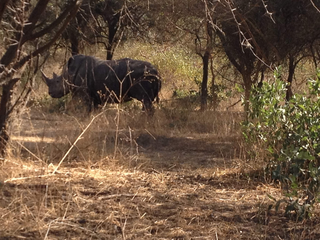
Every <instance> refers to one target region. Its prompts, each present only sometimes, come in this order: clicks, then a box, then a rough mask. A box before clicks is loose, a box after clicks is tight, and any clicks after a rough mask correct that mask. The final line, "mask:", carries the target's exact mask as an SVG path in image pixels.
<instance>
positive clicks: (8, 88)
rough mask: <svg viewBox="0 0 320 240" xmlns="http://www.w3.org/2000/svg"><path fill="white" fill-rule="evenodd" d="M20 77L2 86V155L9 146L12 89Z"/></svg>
mask: <svg viewBox="0 0 320 240" xmlns="http://www.w3.org/2000/svg"><path fill="white" fill-rule="evenodd" d="M19 79H20V78H14V79H11V80H10V81H9V82H8V83H7V84H4V85H3V86H2V95H1V102H0V156H2V157H3V156H4V155H5V149H6V146H7V142H8V140H9V134H8V132H7V121H8V119H9V112H8V109H10V103H11V96H12V93H13V91H12V89H13V87H14V85H15V84H16V82H18V81H19Z"/></svg>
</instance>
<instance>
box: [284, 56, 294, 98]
mask: <svg viewBox="0 0 320 240" xmlns="http://www.w3.org/2000/svg"><path fill="white" fill-rule="evenodd" d="M294 69H295V64H294V58H293V57H289V73H288V79H287V83H288V84H287V93H286V100H287V101H290V99H291V98H292V96H293V92H292V81H293V75H294Z"/></svg>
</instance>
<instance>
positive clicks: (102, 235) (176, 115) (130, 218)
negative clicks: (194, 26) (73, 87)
mask: <svg viewBox="0 0 320 240" xmlns="http://www.w3.org/2000/svg"><path fill="white" fill-rule="evenodd" d="M101 2H103V1H101ZM125 2H126V1H125ZM200 2H201V3H209V1H200ZM166 4H168V6H169V8H170V9H171V11H173V12H174V11H177V9H179V8H178V6H174V7H175V8H174V9H173V5H170V4H169V3H166ZM150 9H151V10H152V7H150ZM150 9H149V10H150ZM0 10H1V9H0ZM151 10H150V11H151ZM131 11H133V10H131ZM0 13H1V11H0ZM319 15H320V13H319ZM0 16H1V15H0ZM2 24H3V23H2ZM161 27H162V28H163V27H164V26H161ZM2 34H3V33H2ZM131 34H132V33H131ZM166 34H169V33H168V32H166ZM197 34H198V35H197ZM197 34H196V38H198V37H199V36H200V33H199V32H197ZM184 37H185V39H188V41H187V44H186V43H181V42H174V43H172V42H169V43H168V42H165V43H158V42H150V41H144V40H142V39H140V38H137V39H135V38H132V37H131V38H130V34H128V36H127V38H124V39H122V40H121V41H120V40H119V39H117V44H116V48H115V49H114V52H113V56H112V57H113V59H119V58H123V57H130V58H134V59H140V60H146V61H149V62H151V63H152V64H154V65H155V66H156V67H157V68H158V70H159V72H160V75H161V77H162V90H161V92H160V99H161V101H160V103H159V104H157V103H155V104H154V108H155V111H154V114H153V115H152V116H150V115H148V114H146V113H145V112H143V111H141V103H140V102H138V101H132V102H128V103H123V104H107V105H105V106H103V107H101V108H99V109H97V110H95V111H93V112H91V113H88V112H87V111H86V110H85V107H84V106H83V105H82V103H81V101H80V102H79V101H78V100H74V99H72V98H71V96H69V95H67V96H65V97H63V98H61V99H52V98H51V97H50V96H49V95H48V93H47V86H46V85H45V83H44V82H43V81H42V79H41V74H40V72H36V73H35V74H31V72H32V71H33V68H32V67H29V66H27V68H26V70H25V71H26V73H27V74H25V75H22V77H21V79H20V80H19V82H18V84H17V85H16V86H15V89H14V93H15V94H14V95H13V96H12V98H13V99H14V100H15V99H19V96H24V91H26V90H24V88H25V86H28V87H30V88H28V89H30V90H29V91H30V93H29V94H28V96H27V97H26V99H23V101H20V102H19V104H17V108H16V110H15V111H14V112H12V113H11V115H10V119H9V120H8V123H9V124H8V132H9V133H10V140H8V142H7V145H6V153H5V155H4V156H3V157H1V159H0V163H1V166H0V216H1V223H2V224H1V225H0V239H319V237H320V219H319V204H318V202H317V201H315V202H313V204H312V211H306V213H307V214H304V213H303V214H300V212H299V210H300V209H301V208H293V209H289V210H288V206H289V207H290V206H293V205H290V201H291V200H292V201H295V200H296V199H298V203H299V204H301V205H299V206H305V205H306V204H305V201H304V200H305V198H306V197H305V195H303V194H301V193H300V196H303V197H304V198H302V197H301V198H299V195H298V197H297V195H294V194H292V191H291V190H292V185H290V184H288V180H287V179H285V181H281V180H279V179H275V178H273V176H272V174H270V172H268V171H266V168H267V166H268V164H269V166H272V164H274V163H273V162H272V164H270V163H269V159H271V158H272V157H273V156H274V155H276V154H275V152H276V151H275V150H272V151H271V150H270V151H269V152H272V154H271V155H268V153H266V149H267V150H269V147H270V145H264V142H263V141H261V138H257V139H254V140H252V139H249V140H250V141H251V142H250V141H249V142H248V137H247V138H246V135H245V134H243V131H244V128H245V127H247V129H248V126H247V125H245V124H244V122H245V121H246V120H248V117H247V116H248V115H247V114H246V112H245V111H244V105H243V104H242V102H241V101H240V99H241V98H244V97H245V95H246V91H245V90H243V89H244V88H245V86H244V85H245V84H246V83H245V82H243V79H242V77H243V76H242V74H241V73H239V71H237V68H236V67H234V66H232V64H231V63H230V62H229V59H228V56H227V54H223V52H221V48H219V49H218V50H217V51H214V50H212V49H211V50H210V60H211V67H210V64H209V68H210V69H209V72H208V87H207V88H208V92H207V95H208V96H207V103H206V106H205V108H204V107H203V105H202V102H201V95H202V90H203V88H202V82H203V64H204V59H205V52H206V50H207V48H204V49H200V48H201V47H203V46H199V45H196V46H193V45H192V44H193V40H194V39H193V38H189V37H188V36H184ZM207 40H208V39H206V40H205V42H207ZM211 40H212V39H211ZM201 41H203V39H202V38H201ZM82 44H83V45H82V46H81V52H80V53H83V54H87V55H92V56H96V57H99V58H101V59H105V58H106V55H107V51H108V49H107V50H106V49H105V48H104V47H103V45H101V44H99V43H95V44H90V45H89V44H88V43H86V42H85V41H83V42H82ZM68 45H69V43H68V41H66V43H65V42H64V41H62V40H60V41H59V42H58V44H57V45H54V48H50V49H49V50H48V53H47V54H48V55H45V56H47V59H46V61H44V64H43V65H42V69H43V71H44V72H45V73H46V74H48V75H51V74H52V72H56V73H60V72H61V71H62V68H63V65H64V64H65V62H66V61H67V60H68V58H69V57H70V56H71V53H70V49H69V48H68ZM217 46H220V44H217ZM30 48H31V47H30ZM0 49H1V52H5V50H6V49H7V45H5V44H2V45H1V48H0ZM200 50H201V51H200ZM199 53H200V54H199ZM1 55H2V54H1ZM299 56H301V55H299ZM255 57H257V56H255ZM258 57H259V56H258ZM240 58H241V57H240ZM310 59H311V58H309V59H308V58H303V60H301V61H299V64H297V67H296V68H295V72H294V79H293V81H292V84H291V90H292V92H293V93H304V92H305V91H307V87H306V83H307V80H308V79H316V78H317V77H316V72H317V70H316V66H315V65H314V63H313V61H312V59H311V60H310ZM263 60H265V59H263ZM316 61H317V60H316ZM255 64H258V63H256V62H255ZM258 65H259V64H258ZM30 66H31V65H30ZM280 68H281V69H278V68H277V70H276V67H275V68H274V69H273V70H276V71H273V70H269V71H268V70H264V72H263V73H261V72H260V71H256V72H253V73H252V75H253V76H252V79H255V78H256V80H257V81H256V82H253V83H252V85H256V83H257V82H258V81H259V80H258V79H260V78H262V75H263V77H264V82H267V83H268V84H270V86H271V85H272V84H273V83H274V82H275V78H280V77H279V76H278V75H277V74H278V73H279V72H281V78H282V79H288V77H289V75H290V74H289V73H288V72H289V69H290V64H289V65H286V64H285V63H283V64H282V65H281V67H280ZM238 70H239V69H238ZM255 75H257V76H255ZM30 79H33V81H32V84H30V85H29V84H28V82H29V81H30ZM3 86H5V85H2V88H4V87H3ZM279 89H280V88H278V90H279ZM250 90H251V89H250ZM280 90H281V91H284V89H280ZM280 90H279V91H280ZM254 91H255V90H254ZM258 91H259V90H258ZM266 91H267V92H268V91H269V92H268V93H270V92H272V91H274V92H276V91H275V90H273V89H270V88H267V89H266ZM283 93H284V95H281V97H283V98H282V99H280V100H279V102H276V103H274V102H273V103H272V104H273V105H271V106H272V107H274V108H275V109H276V104H278V105H281V106H283V105H282V103H284V102H285V96H286V94H285V92H283ZM1 96H3V93H2V95H1ZM258 96H259V95H258ZM268 96H269V95H268ZM270 96H274V95H270ZM270 98H271V97H270ZM251 103H252V104H254V103H257V102H255V100H252V101H251ZM272 107H271V108H272ZM253 109H254V107H249V110H250V111H249V112H250V114H251V115H250V114H249V117H250V116H253V115H254V113H255V112H254V110H253ZM261 109H264V108H263V107H261ZM266 109H267V110H268V109H270V105H268V107H267V108H266ZM267 110H264V112H267ZM282 110H283V109H282ZM282 110H281V111H282ZM283 111H284V110H283ZM292 114H293V113H292ZM254 119H259V117H258V115H257V116H255V118H254ZM255 121H256V120H253V121H252V123H255ZM279 121H280V120H279ZM281 121H282V120H281ZM281 121H280V122H281ZM261 122H262V121H261ZM273 124H274V127H273V128H271V129H273V130H270V129H269V131H274V132H277V131H278V126H276V120H275V121H274V122H273ZM261 125H263V124H261ZM250 126H251V125H250ZM279 128H280V127H279ZM310 132H311V130H310ZM246 133H247V134H248V132H246ZM254 134H256V135H259V134H260V133H256V132H255V133H252V136H256V135H254ZM261 135H262V134H261ZM269 136H270V142H271V140H272V141H273V135H272V132H271V134H270V135H269ZM277 136H278V135H277ZM278 137H279V136H278ZM275 143H276V146H275V149H281V148H280V147H279V145H281V144H283V142H281V141H278V142H276V141H275ZM310 145H311V142H310ZM293 150H295V149H293ZM293 150H292V151H293ZM314 150H315V154H316V155H317V154H318V152H317V149H316V148H315V149H314ZM279 152H281V151H280V150H279ZM277 156H278V155H277ZM279 156H280V154H279ZM299 156H300V155H299ZM305 159H308V160H309V159H311V156H309V155H308V156H307V157H305ZM311 161H312V160H311ZM306 163H309V162H306ZM309 164H311V163H309ZM283 176H284V174H283ZM290 176H292V175H290ZM299 176H300V175H299ZM297 178H298V177H297ZM290 180H292V179H290ZM307 180H308V179H307ZM286 181H287V182H286ZM309 181H310V180H309ZM292 183H296V182H295V181H294V180H292ZM293 189H294V190H296V192H299V191H300V192H302V191H301V189H297V188H293ZM314 196H315V198H316V195H314Z"/></svg>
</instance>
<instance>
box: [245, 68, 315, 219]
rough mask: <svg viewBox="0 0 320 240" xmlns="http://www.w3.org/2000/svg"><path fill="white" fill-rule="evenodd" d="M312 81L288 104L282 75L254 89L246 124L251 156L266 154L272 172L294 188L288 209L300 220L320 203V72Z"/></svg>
mask: <svg viewBox="0 0 320 240" xmlns="http://www.w3.org/2000/svg"><path fill="white" fill-rule="evenodd" d="M308 85H309V91H307V92H305V93H303V94H296V95H294V96H293V98H292V99H291V100H290V101H288V102H286V101H285V95H286V84H285V83H284V82H283V81H281V80H280V79H279V75H278V74H277V73H276V74H275V81H274V82H272V83H264V84H263V86H262V87H261V88H258V87H255V88H253V90H252V94H251V97H250V109H249V112H248V118H247V120H246V121H245V122H244V123H243V134H244V136H245V139H246V141H247V143H248V146H247V147H248V151H249V153H250V156H251V159H254V160H257V159H261V158H262V159H263V160H264V162H265V163H266V166H267V167H266V173H267V176H270V177H271V179H273V180H274V181H279V182H280V183H281V184H282V185H284V187H283V188H284V189H288V193H287V197H288V201H286V203H287V208H286V213H288V214H289V213H291V212H294V213H295V214H296V216H297V217H298V218H302V217H305V216H308V214H309V213H310V212H309V210H310V208H309V206H312V205H313V204H314V203H315V202H316V201H319V187H320V184H319V180H320V111H319V109H320V97H319V96H320V73H319V74H318V75H317V78H316V80H309V82H308ZM281 201H282V200H281ZM277 204H278V203H277Z"/></svg>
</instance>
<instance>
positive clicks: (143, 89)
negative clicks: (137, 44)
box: [42, 55, 161, 111]
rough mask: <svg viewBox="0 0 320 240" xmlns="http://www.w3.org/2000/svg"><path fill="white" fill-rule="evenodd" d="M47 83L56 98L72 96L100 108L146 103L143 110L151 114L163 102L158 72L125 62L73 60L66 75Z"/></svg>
mask: <svg viewBox="0 0 320 240" xmlns="http://www.w3.org/2000/svg"><path fill="white" fill-rule="evenodd" d="M42 75H43V79H44V80H45V83H46V84H47V86H48V89H49V95H50V96H51V97H53V98H61V97H62V96H64V95H66V94H68V93H69V92H71V93H72V95H73V96H77V97H81V98H82V99H83V100H84V101H85V102H86V103H88V110H89V111H91V110H92V105H93V106H94V107H95V108H96V107H98V106H99V105H102V104H104V103H121V102H127V101H130V100H132V99H137V100H139V101H141V102H142V104H143V109H145V110H146V111H151V110H152V109H153V107H152V102H153V101H154V100H157V101H158V100H159V97H158V94H159V91H160V89H161V78H160V76H159V74H158V71H157V69H156V68H155V67H154V66H153V65H152V64H151V63H149V62H146V61H140V60H134V59H130V58H123V59H120V60H100V59H98V58H95V57H92V56H85V55H75V56H72V57H70V59H69V60H68V63H67V64H66V65H65V66H64V68H63V71H62V74H61V75H60V76H58V75H57V74H55V73H53V78H48V77H47V76H46V75H45V74H44V73H43V72H42Z"/></svg>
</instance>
